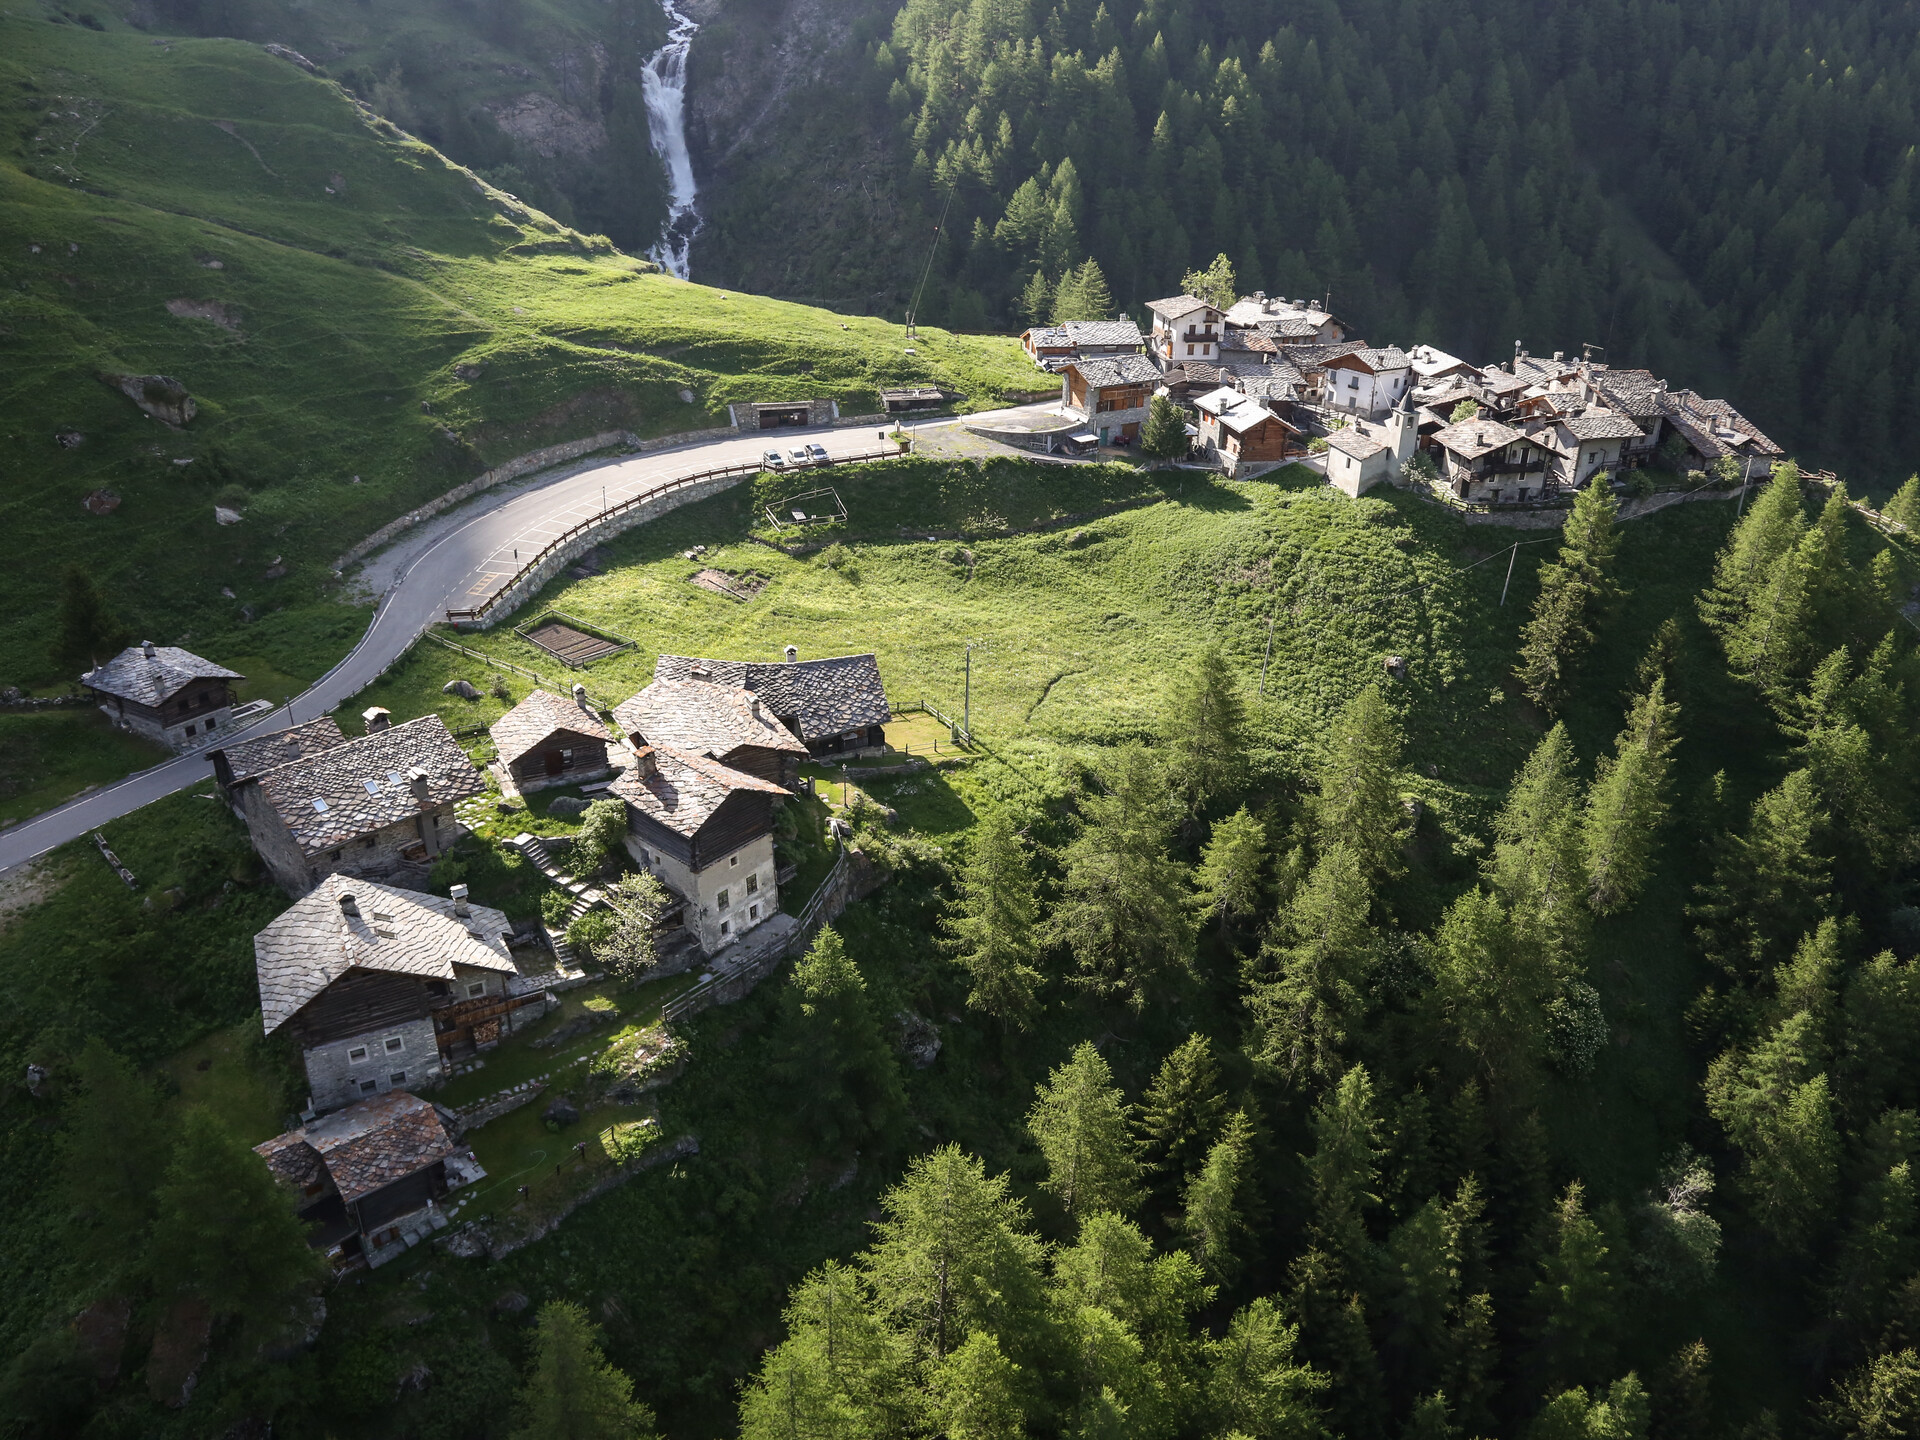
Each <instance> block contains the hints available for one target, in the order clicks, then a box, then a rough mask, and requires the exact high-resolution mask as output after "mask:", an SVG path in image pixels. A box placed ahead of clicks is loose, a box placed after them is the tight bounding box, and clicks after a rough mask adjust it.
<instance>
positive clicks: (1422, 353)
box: [1407, 345, 1480, 387]
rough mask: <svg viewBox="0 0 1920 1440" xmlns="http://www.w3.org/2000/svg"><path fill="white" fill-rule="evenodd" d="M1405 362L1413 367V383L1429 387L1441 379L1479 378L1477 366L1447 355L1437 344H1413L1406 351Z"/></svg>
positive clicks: (1456, 356) (1455, 356)
mask: <svg viewBox="0 0 1920 1440" xmlns="http://www.w3.org/2000/svg"><path fill="white" fill-rule="evenodd" d="M1407 363H1408V364H1409V365H1410V366H1412V368H1413V383H1414V384H1415V385H1418V386H1422V387H1431V386H1434V385H1437V384H1438V383H1439V382H1441V381H1443V380H1453V379H1462V380H1477V379H1479V378H1480V370H1479V367H1478V366H1475V365H1470V364H1468V363H1467V362H1466V361H1465V360H1462V359H1461V358H1460V357H1459V356H1458V355H1449V354H1448V353H1447V352H1446V351H1444V350H1442V349H1440V348H1439V346H1437V345H1416V346H1414V347H1413V348H1412V349H1411V350H1409V351H1407Z"/></svg>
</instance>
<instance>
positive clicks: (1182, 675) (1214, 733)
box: [1161, 645, 1247, 814]
mask: <svg viewBox="0 0 1920 1440" xmlns="http://www.w3.org/2000/svg"><path fill="white" fill-rule="evenodd" d="M1161 730H1162V734H1163V736H1164V742H1163V743H1164V749H1165V751H1166V755H1167V762H1166V763H1167V767H1168V769H1169V770H1170V771H1171V775H1170V777H1169V778H1171V779H1172V781H1173V783H1174V784H1175V785H1176V786H1178V787H1179V788H1180V790H1181V791H1182V792H1183V793H1184V794H1185V795H1186V797H1187V804H1188V806H1189V808H1190V809H1191V811H1192V812H1193V813H1195V814H1198V813H1199V812H1200V811H1202V810H1205V809H1206V808H1207V806H1209V805H1210V804H1212V803H1213V802H1215V801H1217V800H1221V799H1225V798H1226V797H1228V796H1230V795H1232V794H1233V793H1234V792H1235V791H1236V790H1237V789H1239V787H1240V785H1241V782H1242V781H1243V780H1244V778H1245V776H1246V769H1247V754H1246V734H1245V730H1246V706H1245V705H1244V704H1243V703H1242V702H1241V699H1240V691H1239V687H1238V686H1237V685H1236V684H1235V683H1234V678H1233V670H1232V669H1231V667H1229V666H1228V664H1227V657H1226V653H1225V652H1224V651H1223V650H1221V648H1220V647H1219V646H1218V645H1208V646H1207V647H1206V648H1205V649H1203V650H1202V651H1201V652H1200V653H1199V654H1198V655H1197V656H1195V657H1194V658H1193V660H1192V661H1191V662H1190V663H1189V664H1188V665H1187V666H1186V667H1184V668H1183V669H1182V670H1181V671H1180V672H1179V673H1178V674H1177V676H1176V678H1175V680H1174V684H1173V687H1172V693H1171V694H1170V695H1169V696H1168V697H1167V709H1166V714H1165V717H1164V719H1163V721H1162V724H1161Z"/></svg>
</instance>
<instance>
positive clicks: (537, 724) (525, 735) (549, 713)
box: [487, 690, 613, 765]
mask: <svg viewBox="0 0 1920 1440" xmlns="http://www.w3.org/2000/svg"><path fill="white" fill-rule="evenodd" d="M487 733H488V734H489V735H491V736H492V737H493V744H494V748H495V749H496V750H497V751H499V754H500V763H501V764H502V765H512V764H513V763H514V762H515V761H518V760H520V759H522V758H523V757H524V756H526V755H528V754H530V753H532V752H533V751H534V750H537V749H538V748H539V747H540V746H541V745H543V744H545V743H546V742H547V740H548V739H550V738H551V737H552V736H554V735H557V734H562V733H565V734H571V735H579V736H582V737H584V738H586V739H589V740H599V741H602V742H605V741H608V740H611V739H613V733H612V732H611V731H610V730H608V729H607V727H606V726H605V725H602V724H601V723H600V717H599V716H598V715H595V714H594V713H593V712H592V711H591V710H585V709H582V708H581V707H580V706H579V705H578V704H576V703H575V702H573V701H572V700H563V699H562V698H561V697H560V696H558V695H556V694H554V693H553V692H552V691H551V690H535V691H534V692H533V693H532V694H530V695H528V696H527V698H526V699H524V700H522V701H521V702H520V703H519V704H518V705H516V706H514V707H513V709H511V710H509V711H508V712H507V713H506V714H504V715H502V716H501V717H500V718H499V719H498V720H496V721H494V722H493V724H492V725H490V726H488V727H487Z"/></svg>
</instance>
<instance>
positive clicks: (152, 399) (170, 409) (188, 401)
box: [100, 372, 200, 426]
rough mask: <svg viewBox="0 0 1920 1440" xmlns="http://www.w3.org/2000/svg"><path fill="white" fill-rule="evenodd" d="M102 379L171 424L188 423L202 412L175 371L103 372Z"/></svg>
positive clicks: (150, 413) (154, 416)
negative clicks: (174, 374) (175, 376)
mask: <svg viewBox="0 0 1920 1440" xmlns="http://www.w3.org/2000/svg"><path fill="white" fill-rule="evenodd" d="M100 379H101V380H102V381H103V382H105V383H106V384H108V385H111V386H112V387H113V388H114V389H116V390H118V391H119V392H120V393H121V394H122V395H124V396H126V397H127V398H128V399H129V400H131V401H133V403H134V404H136V405H138V406H139V407H140V408H141V409H142V410H144V411H146V412H147V414H149V415H151V416H152V417H153V418H154V419H156V420H160V421H164V422H165V423H166V424H168V425H173V426H180V425H185V424H186V423H187V422H188V421H190V420H191V419H193V417H194V416H195V415H197V414H199V413H200V407H199V405H198V404H197V403H195V401H194V398H193V396H191V395H189V394H188V393H187V387H186V386H184V385H182V384H181V383H180V382H179V381H178V380H175V379H174V378H173V377H172V376H171V375H115V374H111V373H107V372H102V373H101V376H100Z"/></svg>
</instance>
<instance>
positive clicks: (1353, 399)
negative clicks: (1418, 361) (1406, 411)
mask: <svg viewBox="0 0 1920 1440" xmlns="http://www.w3.org/2000/svg"><path fill="white" fill-rule="evenodd" d="M1324 376H1325V378H1324V380H1323V381H1322V390H1321V394H1322V396H1323V397H1324V400H1323V403H1324V404H1326V405H1327V407H1328V408H1330V409H1333V410H1344V411H1346V412H1347V413H1348V414H1351V415H1363V416H1365V417H1366V418H1367V419H1369V420H1374V419H1380V418H1382V417H1384V416H1385V415H1386V413H1387V411H1389V410H1391V409H1392V408H1393V407H1394V406H1396V405H1398V404H1399V403H1400V401H1401V400H1402V399H1403V398H1404V397H1405V396H1406V395H1407V393H1408V392H1409V391H1410V390H1411V389H1412V388H1413V362H1412V361H1411V360H1409V359H1408V357H1407V352H1406V351H1404V350H1402V349H1401V348H1400V347H1399V346H1398V345H1387V346H1366V347H1363V348H1361V349H1358V350H1352V351H1349V352H1348V353H1347V354H1345V355H1335V356H1333V357H1331V358H1330V359H1328V360H1327V362H1326V365H1325V367H1324Z"/></svg>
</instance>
